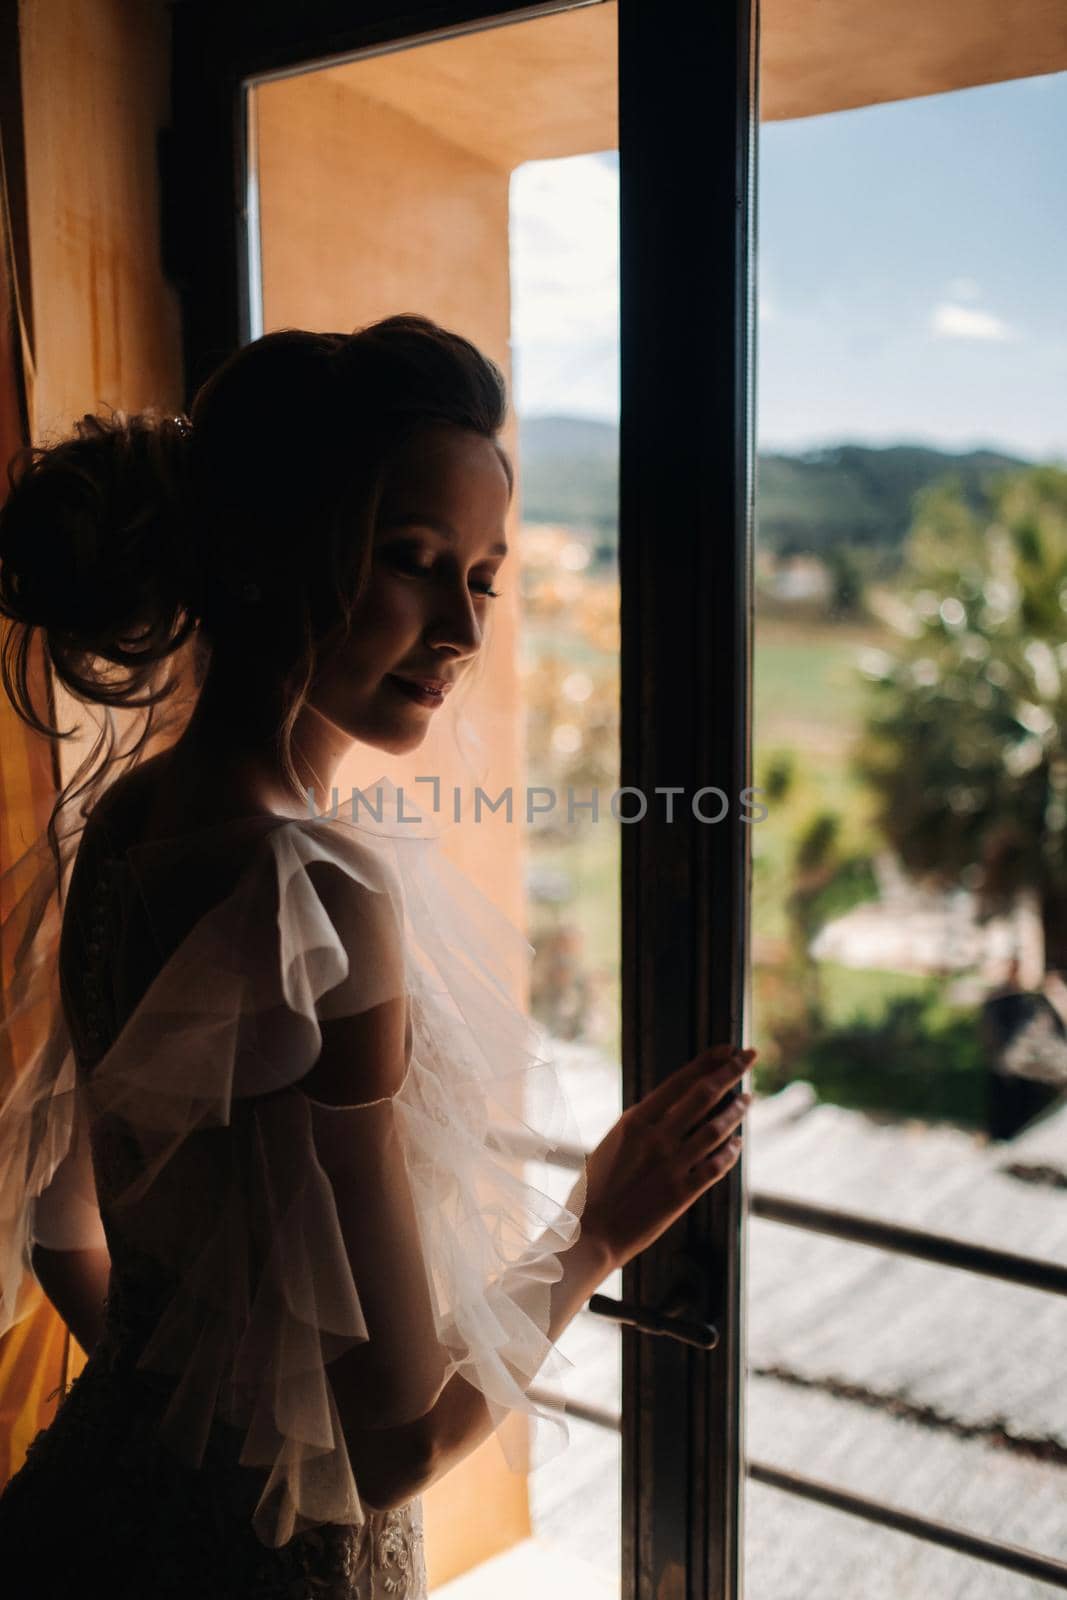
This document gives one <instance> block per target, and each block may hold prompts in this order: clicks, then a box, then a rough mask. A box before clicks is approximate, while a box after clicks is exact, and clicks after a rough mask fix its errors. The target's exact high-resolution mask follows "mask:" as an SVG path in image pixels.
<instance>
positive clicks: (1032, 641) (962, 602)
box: [856, 466, 1067, 969]
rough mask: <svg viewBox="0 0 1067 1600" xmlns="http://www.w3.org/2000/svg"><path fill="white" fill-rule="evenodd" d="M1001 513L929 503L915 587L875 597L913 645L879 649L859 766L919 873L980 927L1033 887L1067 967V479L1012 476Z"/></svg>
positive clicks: (999, 497)
mask: <svg viewBox="0 0 1067 1600" xmlns="http://www.w3.org/2000/svg"><path fill="white" fill-rule="evenodd" d="M990 504H991V508H992V514H991V515H990V516H988V517H980V516H978V515H976V514H975V513H974V512H972V511H971V510H969V509H968V507H967V505H966V504H965V503H964V501H963V498H962V495H961V493H960V489H959V485H958V484H957V483H956V482H955V481H952V480H950V481H948V482H946V483H944V484H941V485H938V486H935V487H933V488H931V489H928V490H926V491H925V492H924V493H923V495H922V496H921V498H920V499H919V501H918V502H917V509H916V516H915V519H914V522H913V525H912V528H911V531H910V533H909V535H908V539H907V542H906V546H905V567H904V571H905V581H904V584H903V585H902V587H901V589H900V590H899V591H898V592H897V593H895V594H894V595H892V596H888V595H886V596H883V597H882V598H881V600H876V599H875V600H872V603H873V604H874V605H875V606H876V607H877V609H878V610H879V611H880V612H881V614H882V616H883V618H884V619H885V620H886V621H887V622H889V623H890V625H891V626H892V627H893V629H894V630H895V632H896V633H897V634H898V636H899V639H900V644H899V648H898V649H897V650H896V652H895V653H893V654H890V653H888V652H869V653H868V659H867V661H866V663H865V670H866V672H867V675H868V677H869V678H870V679H871V680H872V688H873V703H872V707H871V711H870V714H869V718H868V722H867V726H866V729H865V733H864V736H863V739H862V741H861V745H860V747H859V750H858V752H857V757H856V767H857V770H858V772H859V774H860V775H861V776H862V777H863V778H865V779H866V781H867V782H868V783H870V784H871V785H873V787H874V789H875V791H876V793H877V795H878V797H879V807H880V816H879V818H878V820H879V822H880V825H881V827H882V829H883V830H884V832H885V835H886V837H887V839H888V840H889V842H890V844H891V845H892V846H893V847H894V849H895V850H896V851H897V853H898V855H899V856H900V858H901V860H902V861H903V863H904V864H905V866H906V867H908V868H909V870H910V871H911V872H912V873H913V874H915V875H916V876H921V877H925V878H927V879H929V880H932V881H935V882H939V883H941V884H943V885H950V884H956V883H960V882H962V883H964V884H966V885H967V886H968V887H971V888H973V889H974V890H975V891H976V893H977V897H978V905H979V911H980V915H982V916H983V917H988V916H990V915H992V914H994V913H995V912H998V911H1002V910H1004V909H1005V908H1006V907H1007V906H1008V905H1009V904H1010V902H1011V900H1012V898H1013V897H1014V895H1015V894H1016V893H1018V892H1019V891H1020V890H1022V889H1024V888H1029V889H1032V890H1034V891H1036V894H1037V896H1038V899H1039V901H1040V905H1041V911H1042V923H1043V927H1044V933H1045V964H1046V967H1051V968H1056V969H1067V747H1065V745H1067V470H1064V469H1063V468H1060V467H1055V466H1041V467H1031V468H1026V469H1024V470H1022V471H1020V472H1014V473H1011V474H1007V475H1004V476H1002V477H1000V478H999V479H997V480H996V481H995V483H994V484H993V485H992V487H991V490H990Z"/></svg>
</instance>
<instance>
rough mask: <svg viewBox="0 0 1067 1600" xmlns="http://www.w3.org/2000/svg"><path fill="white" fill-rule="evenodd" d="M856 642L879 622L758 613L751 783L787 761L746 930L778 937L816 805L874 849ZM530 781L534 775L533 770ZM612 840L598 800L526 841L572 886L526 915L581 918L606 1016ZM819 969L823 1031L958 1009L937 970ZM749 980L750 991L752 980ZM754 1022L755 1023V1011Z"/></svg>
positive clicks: (942, 1020)
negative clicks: (854, 762)
mask: <svg viewBox="0 0 1067 1600" xmlns="http://www.w3.org/2000/svg"><path fill="white" fill-rule="evenodd" d="M527 643H528V646H530V647H531V652H532V657H533V658H534V659H536V654H537V649H538V648H540V649H543V650H551V652H552V653H554V654H555V655H557V656H560V655H565V656H569V657H570V658H571V659H573V660H575V661H580V660H583V659H585V658H586V656H587V655H588V652H587V650H586V649H585V647H584V646H583V643H582V641H580V640H568V639H567V638H566V637H559V636H555V637H552V638H551V639H550V638H548V637H547V636H546V637H544V638H541V637H540V636H539V635H537V634H536V633H534V632H531V634H530V635H529V637H528V640H527ZM864 646H875V647H877V646H882V647H883V648H885V647H886V646H887V639H886V636H885V634H884V632H883V631H882V630H881V629H879V628H878V627H876V626H862V627H860V626H856V625H845V624H833V623H829V622H826V623H822V624H819V623H814V622H811V621H804V622H793V621H791V620H789V619H779V618H773V619H765V620H758V621H757V627H756V640H755V654H754V682H753V691H754V702H755V703H754V728H753V755H754V772H755V782H756V783H757V784H759V783H760V781H761V777H762V776H763V774H765V772H766V770H767V767H768V765H769V763H770V761H771V760H772V759H773V758H775V757H778V756H781V755H783V754H787V755H788V756H790V757H791V758H792V761H793V781H792V784H791V786H790V788H789V791H788V793H787V794H786V795H785V796H783V798H782V799H781V800H779V801H777V802H766V801H765V803H767V804H768V805H769V811H770V814H769V816H768V817H767V819H766V820H765V821H763V822H760V823H757V824H755V825H754V826H753V831H752V851H753V928H754V932H755V934H756V935H757V936H758V937H761V938H763V939H766V940H771V941H775V940H777V941H784V940H785V939H786V938H787V935H788V931H789V929H788V922H787V919H786V914H785V900H786V897H787V895H788V893H789V891H790V888H791V885H792V860H793V853H794V851H795V848H796V842H797V839H798V838H799V836H800V834H801V832H802V831H803V829H804V828H805V827H806V825H807V824H808V823H809V822H810V821H811V820H812V819H813V818H814V817H815V816H816V815H818V813H819V812H821V811H827V810H829V811H833V812H835V813H836V814H837V815H838V816H839V817H840V819H841V821H840V834H839V841H840V849H841V851H842V852H843V853H845V854H873V853H874V852H875V851H877V850H878V849H880V848H881V847H882V839H881V837H880V835H879V832H878V830H877V828H876V826H875V825H874V821H873V815H872V812H873V807H872V802H871V799H870V797H869V796H868V795H867V793H866V791H865V790H864V788H863V787H862V785H861V784H860V783H859V782H858V781H857V779H856V778H855V776H854V775H853V774H852V772H851V769H850V756H851V753H852V749H853V747H854V744H855V742H856V738H857V736H858V734H859V732H860V730H861V728H862V723H863V716H864V709H865V705H866V700H867V694H868V686H867V683H866V680H865V679H864V677H863V675H862V673H861V672H860V670H859V667H858V664H857V656H858V653H859V651H860V649H861V648H862V647H864ZM529 781H531V782H538V781H540V779H539V778H538V777H537V775H536V773H534V772H531V773H530V775H529ZM620 844H621V827H620V825H619V824H617V823H616V822H614V820H613V819H612V818H611V817H610V814H605V812H604V811H603V810H602V815H601V820H600V821H599V822H598V823H596V824H593V823H591V822H590V821H589V820H588V819H584V820H583V821H582V822H580V823H579V825H578V826H576V827H575V828H574V829H572V830H571V831H570V834H569V837H568V838H566V839H565V840H559V839H551V840H550V839H542V840H537V839H536V837H532V838H531V840H530V855H531V860H536V861H538V862H539V863H543V864H544V865H547V866H551V867H553V868H556V869H559V870H562V871H564V872H566V873H567V875H568V876H569V878H570V880H571V885H572V890H573V895H572V898H571V900H570V902H569V903H567V904H566V905H564V906H561V907H559V908H558V911H557V912H553V911H552V909H551V908H548V907H541V906H535V905H531V908H530V915H531V922H536V921H539V922H540V923H541V925H542V926H547V925H548V924H550V923H551V921H552V919H553V917H554V916H559V917H560V918H561V919H563V920H566V921H567V922H570V923H572V924H573V925H575V926H577V927H578V928H579V930H580V931H581V935H582V960H583V963H584V965H585V967H586V968H587V970H588V971H589V972H590V973H592V974H594V975H595V977H596V981H597V983H598V985H599V987H600V992H601V994H602V996H604V997H605V1000H606V1001H607V1005H606V1009H607V1010H609V1011H610V1012H612V1013H613V1014H615V1015H617V1010H618V1002H619V973H618V968H619V956H620V949H619V940H620V927H619V855H620ZM770 977H771V973H770V971H769V970H768V978H770ZM821 979H822V982H821V985H820V989H821V993H822V995H823V998H824V1002H825V1011H826V1015H825V1023H826V1029H827V1033H828V1034H829V1033H830V1032H832V1031H834V1030H839V1029H845V1030H847V1029H849V1028H851V1027H853V1026H855V1025H862V1024H863V1023H867V1024H869V1025H872V1026H875V1027H876V1026H877V1025H878V1023H879V1022H880V1020H881V1019H882V1018H883V1017H886V1016H887V1015H888V1013H889V1009H890V1008H891V1006H892V1004H893V1002H894V1001H899V1000H902V999H906V998H908V997H911V998H913V999H914V1000H916V1001H917V1000H919V999H920V998H922V997H924V996H925V997H928V999H929V1001H930V1005H929V1008H928V1009H927V1010H926V1011H925V1012H924V1016H925V1017H926V1018H927V1020H928V1022H929V1024H930V1026H931V1027H935V1026H936V1028H938V1029H940V1028H941V1027H942V1026H947V1025H950V1024H952V1023H953V1022H955V1021H958V1020H959V1019H960V1015H961V1014H960V1012H959V1011H958V1010H955V1009H954V1008H951V1007H949V1006H948V1005H947V1004H945V1003H944V1001H943V999H942V998H941V996H942V994H943V991H944V988H945V984H944V982H943V980H934V979H930V978H927V977H923V976H918V975H915V974H911V973H898V972H885V971H875V970H857V969H853V968H851V967H844V966H841V965H839V964H837V963H833V962H827V963H823V964H822V967H821ZM756 987H757V990H758V988H759V984H758V982H757V985H756ZM609 997H610V998H609ZM758 1009H759V1007H758V1006H757V1012H758ZM755 1020H756V1024H757V1031H758V1026H759V1018H758V1015H757V1017H756V1019H755ZM598 1042H599V1043H601V1044H602V1046H604V1047H605V1048H615V1049H617V1048H618V1030H617V1026H616V1027H615V1028H609V1037H608V1038H603V1037H602V1038H601V1039H600V1040H599V1041H598Z"/></svg>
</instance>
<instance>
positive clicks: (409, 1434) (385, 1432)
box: [345, 1231, 614, 1511]
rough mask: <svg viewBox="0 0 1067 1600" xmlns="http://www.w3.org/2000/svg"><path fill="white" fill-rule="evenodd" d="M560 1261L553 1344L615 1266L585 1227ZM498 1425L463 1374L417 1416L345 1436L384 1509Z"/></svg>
mask: <svg viewBox="0 0 1067 1600" xmlns="http://www.w3.org/2000/svg"><path fill="white" fill-rule="evenodd" d="M546 1248H547V1246H546ZM560 1262H561V1264H562V1267H563V1272H562V1276H561V1277H560V1278H559V1279H557V1281H556V1282H555V1283H554V1284H553V1285H552V1286H551V1292H550V1313H549V1324H548V1329H547V1334H548V1337H549V1339H551V1340H552V1342H553V1343H555V1341H556V1340H557V1339H558V1338H559V1335H560V1334H561V1333H562V1332H563V1330H564V1328H566V1327H567V1325H568V1323H570V1322H571V1321H572V1320H573V1319H574V1317H575V1316H576V1315H577V1313H578V1312H579V1311H580V1310H581V1309H582V1307H583V1306H584V1305H585V1303H586V1301H587V1300H588V1299H589V1297H590V1295H592V1294H595V1292H596V1290H597V1288H598V1287H599V1285H600V1284H602V1283H603V1282H604V1279H605V1278H607V1277H608V1276H609V1274H610V1273H611V1271H612V1270H613V1265H614V1263H613V1262H612V1261H611V1259H610V1257H609V1254H608V1250H607V1247H606V1246H605V1245H604V1244H602V1243H601V1242H600V1240H599V1239H598V1238H596V1237H595V1236H594V1235H592V1234H590V1233H586V1232H584V1231H583V1232H582V1233H580V1234H579V1236H578V1238H577V1240H576V1241H575V1243H574V1244H573V1245H571V1247H570V1248H569V1249H567V1250H565V1251H563V1252H562V1253H561V1255H560ZM495 1426H496V1424H495V1423H494V1421H493V1419H492V1417H491V1416H490V1414H489V1409H488V1407H487V1405H486V1403H485V1397H484V1395H483V1394H482V1393H481V1391H480V1390H479V1389H475V1388H474V1386H473V1385H472V1384H469V1383H468V1382H467V1380H466V1379H465V1378H464V1377H462V1375H461V1374H460V1373H458V1372H457V1373H455V1374H453V1376H452V1377H451V1378H450V1379H449V1380H448V1382H447V1383H446V1384H445V1386H444V1388H443V1389H442V1390H441V1393H440V1395H439V1396H438V1398H437V1400H436V1402H435V1403H434V1405H433V1406H432V1408H431V1409H430V1410H429V1411H428V1412H427V1413H426V1415H425V1416H423V1417H419V1418H418V1419H417V1420H416V1421H415V1422H410V1423H406V1424H404V1425H403V1426H401V1427H395V1428H362V1429H347V1430H346V1434H345V1439H346V1443H347V1445H348V1452H349V1457H350V1459H351V1461H352V1468H353V1471H354V1473H355V1477H356V1482H357V1483H359V1484H360V1485H361V1487H363V1486H365V1488H366V1494H365V1497H364V1498H365V1499H366V1500H367V1502H368V1504H370V1505H371V1506H373V1507H374V1509H375V1510H377V1511H391V1510H393V1509H394V1508H395V1507H397V1506H402V1505H405V1504H406V1503H407V1502H408V1501H409V1500H411V1499H413V1498H414V1497H415V1496H416V1495H418V1494H421V1493H422V1491H423V1490H424V1489H427V1488H429V1486H430V1484H432V1483H435V1482H436V1481H437V1479H438V1478H441V1477H443V1476H444V1474H445V1473H446V1472H450V1471H451V1470H452V1468H453V1467H454V1466H456V1465H457V1464H458V1463H459V1462H460V1461H462V1460H463V1458H464V1457H465V1456H468V1455H470V1454H471V1452H472V1451H473V1450H475V1449H477V1447H478V1446H479V1445H480V1444H481V1443H482V1442H483V1440H485V1439H487V1438H488V1437H489V1435H490V1434H491V1433H492V1432H493V1429H494V1427H495Z"/></svg>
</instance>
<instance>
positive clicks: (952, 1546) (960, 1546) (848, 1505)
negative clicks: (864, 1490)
mask: <svg viewBox="0 0 1067 1600" xmlns="http://www.w3.org/2000/svg"><path fill="white" fill-rule="evenodd" d="M747 1470H748V1476H749V1477H750V1478H752V1479H753V1480H754V1481H755V1482H756V1483H764V1484H767V1485H768V1486H769V1487H770V1488H772V1489H781V1490H783V1491H784V1492H785V1493H786V1494H795V1495H800V1496H801V1497H802V1498H803V1499H805V1500H814V1501H816V1502H817V1503H818V1504H819V1505H824V1506H830V1507H832V1508H833V1509H834V1510H835V1511H845V1512H848V1513H849V1514H850V1515H851V1516H856V1517H863V1518H864V1519H865V1520H866V1521H868V1522H877V1523H879V1524H880V1525H881V1526H882V1527H884V1528H892V1529H894V1530H895V1531H896V1532H898V1533H906V1534H910V1535H911V1536H912V1537H913V1538H916V1539H923V1540H925V1541H926V1542H927V1543H928V1544H936V1545H941V1546H942V1547H943V1548H944V1549H946V1550H954V1551H956V1552H957V1554H959V1555H965V1556H974V1557H975V1558H976V1559H977V1560H979V1561H985V1562H987V1563H988V1564H989V1565H991V1566H996V1567H1003V1568H1005V1569H1006V1570H1007V1571H1008V1572H1018V1573H1020V1574H1022V1575H1023V1576H1024V1577H1028V1578H1037V1579H1038V1580H1039V1582H1041V1583H1050V1584H1052V1585H1053V1587H1054V1588H1057V1589H1067V1562H1063V1561H1057V1560H1056V1559H1055V1557H1054V1556H1043V1555H1039V1554H1038V1552H1037V1551H1036V1550H1025V1549H1023V1548H1022V1547H1021V1546H1020V1545H1014V1544H1005V1543H1003V1542H1002V1541H1001V1540H999V1539H987V1538H985V1537H984V1536H983V1535H982V1534H980V1533H970V1532H968V1530H967V1529H966V1528H957V1527H955V1526H954V1525H953V1524H952V1523H948V1522H936V1521H935V1520H934V1519H933V1518H932V1517H923V1516H919V1515H917V1514H916V1513H915V1512H912V1511H901V1510H899V1509H898V1508H897V1507H896V1506H889V1505H884V1504H883V1503H882V1502H881V1501H878V1500H870V1499H868V1498H867V1496H866V1495H860V1494H852V1493H851V1492H850V1491H849V1490H847V1489H835V1488H833V1487H832V1486H831V1485H830V1484H828V1483H821V1482H819V1481H818V1479H815V1478H807V1477H803V1476H802V1475H801V1474H800V1473H797V1472H785V1471H783V1470H781V1469H780V1468H778V1467H770V1466H767V1465H766V1464H765V1463H764V1462H762V1461H749V1462H748V1467H747Z"/></svg>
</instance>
